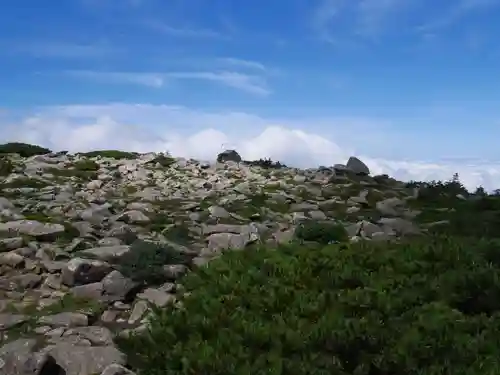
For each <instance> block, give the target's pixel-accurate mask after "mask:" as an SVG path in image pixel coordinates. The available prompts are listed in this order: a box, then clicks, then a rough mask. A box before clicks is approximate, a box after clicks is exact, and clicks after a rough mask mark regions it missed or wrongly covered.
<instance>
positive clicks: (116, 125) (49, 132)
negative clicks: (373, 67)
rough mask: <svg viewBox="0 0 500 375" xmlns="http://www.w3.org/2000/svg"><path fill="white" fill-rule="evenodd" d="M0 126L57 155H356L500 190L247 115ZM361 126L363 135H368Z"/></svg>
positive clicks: (414, 174)
mask: <svg viewBox="0 0 500 375" xmlns="http://www.w3.org/2000/svg"><path fill="white" fill-rule="evenodd" d="M0 121H3V120H0ZM302 121H305V120H302ZM335 124H338V121H337V120H334V119H332V120H331V121H330V125H331V126H332V127H335ZM0 125H1V127H2V130H3V131H2V135H1V138H3V139H1V141H3V142H5V141H14V140H16V141H23V142H29V143H35V144H40V145H43V146H46V147H49V148H51V149H54V150H68V151H71V152H76V151H88V150H95V149H121V150H130V151H138V152H149V151H169V152H171V153H172V154H173V155H174V156H183V157H193V158H196V159H201V160H214V159H215V157H216V155H217V153H218V152H220V151H221V150H222V149H223V148H225V147H231V148H235V149H237V150H238V151H239V152H240V154H241V155H242V157H243V158H244V159H258V158H265V157H270V158H272V159H273V160H279V161H281V162H284V163H285V164H288V165H291V166H297V167H317V166H319V165H326V166H328V165H333V164H335V163H345V162H346V160H347V159H348V157H349V156H351V155H353V154H355V155H356V156H358V157H360V158H361V159H362V160H363V161H365V162H366V164H367V165H368V166H369V167H370V169H371V171H372V173H373V174H382V173H387V174H389V175H390V176H393V177H396V178H398V179H401V180H406V181H407V180H433V179H436V180H443V179H449V178H450V177H451V176H452V175H453V173H455V172H458V173H459V175H460V178H461V180H462V181H463V182H464V184H465V185H466V186H467V187H468V188H471V189H473V188H475V187H477V186H479V185H482V186H484V187H485V188H487V189H494V188H496V187H499V186H500V169H499V168H498V167H497V165H495V164H478V163H466V162H464V161H456V162H453V161H447V162H438V161H436V162H423V161H418V160H415V161H403V160H387V159H381V158H373V157H370V155H369V154H367V153H366V152H362V153H355V152H354V149H353V148H352V147H350V146H348V145H345V144H344V143H343V142H342V141H341V140H339V139H335V137H327V136H325V135H323V134H320V133H319V132H314V131H312V130H304V128H303V127H302V129H299V127H298V126H296V123H294V122H293V121H285V120H280V121H277V120H273V119H266V118H263V117H259V116H256V115H252V114H245V113H234V112H219V113H209V112H203V111H196V110H191V109H189V108H185V107H179V106H161V105H158V106H155V105H147V104H143V105H129V104H120V103H116V104H109V105H94V106H92V105H74V106H59V107H47V108H40V109H39V110H38V111H37V113H34V114H31V115H30V116H27V117H25V118H24V119H20V120H18V121H11V123H10V124H0ZM312 125H313V120H311V127H310V129H315V127H314V126H312ZM360 126H361V125H359V126H358V127H356V126H353V127H351V131H352V132H355V133H357V132H359V131H360ZM363 126H364V129H365V131H366V129H368V128H367V127H366V126H365V125H363ZM338 127H339V129H340V128H343V127H342V126H341V125H338ZM332 134H333V133H332ZM359 139H360V142H361V143H360V144H357V145H355V146H356V149H361V150H362V149H364V145H363V144H362V142H363V138H359Z"/></svg>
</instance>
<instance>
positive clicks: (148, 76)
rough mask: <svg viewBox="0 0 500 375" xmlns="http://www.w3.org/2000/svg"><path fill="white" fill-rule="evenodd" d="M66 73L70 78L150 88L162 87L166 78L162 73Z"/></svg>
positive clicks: (71, 71) (84, 71)
mask: <svg viewBox="0 0 500 375" xmlns="http://www.w3.org/2000/svg"><path fill="white" fill-rule="evenodd" d="M64 73H65V74H66V75H68V76H72V77H76V78H82V79H91V80H94V81H98V82H109V83H125V84H135V85H141V86H150V87H162V86H163V84H164V76H163V75H162V74H160V73H141V72H95V71H90V70H68V71H65V72H64Z"/></svg>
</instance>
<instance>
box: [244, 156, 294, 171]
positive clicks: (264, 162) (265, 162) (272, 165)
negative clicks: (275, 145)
mask: <svg viewBox="0 0 500 375" xmlns="http://www.w3.org/2000/svg"><path fill="white" fill-rule="evenodd" d="M245 164H248V165H251V166H256V167H261V168H264V169H280V168H286V167H287V166H286V165H285V164H282V163H280V162H279V161H272V160H271V159H267V158H265V159H259V160H245Z"/></svg>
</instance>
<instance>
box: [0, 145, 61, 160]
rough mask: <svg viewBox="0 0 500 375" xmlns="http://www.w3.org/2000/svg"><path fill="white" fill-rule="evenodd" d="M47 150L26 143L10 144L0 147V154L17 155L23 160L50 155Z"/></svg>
mask: <svg viewBox="0 0 500 375" xmlns="http://www.w3.org/2000/svg"><path fill="white" fill-rule="evenodd" d="M51 152H52V151H50V150H49V149H48V148H44V147H40V146H37V145H30V144H28V143H20V142H10V143H5V144H3V145H0V154H19V155H20V156H22V157H24V158H28V157H30V156H35V155H45V154H50V153H51Z"/></svg>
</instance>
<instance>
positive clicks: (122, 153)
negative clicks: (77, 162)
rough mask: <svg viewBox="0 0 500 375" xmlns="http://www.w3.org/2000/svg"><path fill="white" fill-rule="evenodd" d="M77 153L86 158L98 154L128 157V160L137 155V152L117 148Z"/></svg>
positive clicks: (112, 157) (110, 156) (121, 157)
mask: <svg viewBox="0 0 500 375" xmlns="http://www.w3.org/2000/svg"><path fill="white" fill-rule="evenodd" d="M79 155H81V156H85V157H88V158H94V157H98V156H100V157H102V158H111V159H129V160H132V159H136V158H137V157H138V156H139V154H138V153H137V152H126V151H118V150H98V151H90V152H82V153H80V154H79Z"/></svg>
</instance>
